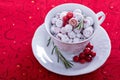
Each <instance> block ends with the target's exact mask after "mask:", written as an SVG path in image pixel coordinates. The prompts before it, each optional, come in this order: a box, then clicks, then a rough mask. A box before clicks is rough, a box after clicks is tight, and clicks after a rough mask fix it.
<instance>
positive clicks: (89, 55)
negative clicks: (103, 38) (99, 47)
mask: <svg viewBox="0 0 120 80" xmlns="http://www.w3.org/2000/svg"><path fill="white" fill-rule="evenodd" d="M95 56H96V53H95V52H94V51H93V45H92V44H91V43H88V44H87V46H86V47H85V49H84V50H83V52H81V53H80V54H79V55H76V56H74V57H73V61H74V62H79V63H81V64H84V63H85V62H91V61H92V59H93V58H94V57H95Z"/></svg>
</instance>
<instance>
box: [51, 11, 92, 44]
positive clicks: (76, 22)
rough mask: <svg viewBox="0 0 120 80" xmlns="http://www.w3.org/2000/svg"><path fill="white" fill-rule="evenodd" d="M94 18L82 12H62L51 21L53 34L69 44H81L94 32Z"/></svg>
mask: <svg viewBox="0 0 120 80" xmlns="http://www.w3.org/2000/svg"><path fill="white" fill-rule="evenodd" d="M93 25H94V21H93V18H92V17H90V16H88V15H85V14H84V13H83V12H82V10H80V9H75V10H73V11H62V12H60V13H56V14H55V16H54V17H52V19H51V26H50V32H51V34H52V35H53V36H54V37H55V38H57V39H59V40H61V41H63V42H67V43H79V42H80V41H83V40H85V39H87V38H89V37H90V36H91V35H92V34H93V32H94V26H93Z"/></svg>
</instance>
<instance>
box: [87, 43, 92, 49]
mask: <svg viewBox="0 0 120 80" xmlns="http://www.w3.org/2000/svg"><path fill="white" fill-rule="evenodd" d="M86 47H89V48H90V49H91V50H92V49H93V45H92V44H90V42H89V43H88V44H87V46H86Z"/></svg>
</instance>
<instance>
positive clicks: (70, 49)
mask: <svg viewBox="0 0 120 80" xmlns="http://www.w3.org/2000/svg"><path fill="white" fill-rule="evenodd" d="M75 9H81V10H82V12H83V13H84V14H85V15H86V16H90V17H92V18H93V20H94V33H93V34H92V36H90V37H89V38H88V39H85V40H83V41H81V42H79V43H66V42H62V41H61V40H59V39H57V38H56V37H54V36H53V35H52V34H51V32H50V27H51V19H52V18H53V17H54V16H55V15H56V13H59V12H62V11H73V10H75ZM99 18H100V19H99ZM104 19H105V14H104V13H103V12H102V11H100V12H98V13H97V14H96V13H95V12H94V11H93V10H91V9H90V8H88V7H86V6H84V5H81V4H76V3H66V4H62V5H59V6H56V7H54V8H53V9H51V10H50V11H49V12H48V14H47V15H46V18H45V27H46V30H47V32H48V34H49V35H50V37H51V38H52V40H53V42H54V44H55V45H56V46H57V47H58V48H59V49H60V50H61V51H64V52H66V53H79V52H80V51H81V50H83V49H84V48H85V46H86V45H87V44H88V43H89V42H90V40H91V39H92V38H93V37H94V35H95V33H96V30H97V27H99V25H100V24H101V23H102V22H103V21H104Z"/></svg>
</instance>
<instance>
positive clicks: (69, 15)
mask: <svg viewBox="0 0 120 80" xmlns="http://www.w3.org/2000/svg"><path fill="white" fill-rule="evenodd" d="M72 17H73V12H68V13H67V15H66V16H64V17H63V26H65V25H66V24H67V23H68V20H69V19H70V18H72Z"/></svg>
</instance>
